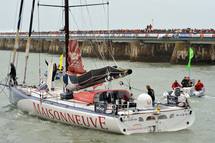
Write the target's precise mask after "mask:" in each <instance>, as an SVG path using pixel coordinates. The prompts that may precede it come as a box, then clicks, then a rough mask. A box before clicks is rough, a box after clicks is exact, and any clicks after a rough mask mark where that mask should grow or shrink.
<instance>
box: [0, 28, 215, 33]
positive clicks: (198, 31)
mask: <svg viewBox="0 0 215 143" xmlns="http://www.w3.org/2000/svg"><path fill="white" fill-rule="evenodd" d="M60 33H62V31H47V32H45V31H43V32H34V31H33V34H60ZM108 33H110V34H138V33H173V34H178V33H194V34H195V33H204V34H207V33H215V30H214V29H191V28H187V29H147V28H146V29H117V30H89V31H82V30H77V31H70V34H108ZM0 34H3V33H0ZM4 34H14V33H4ZM20 34H27V33H26V32H21V33H20Z"/></svg>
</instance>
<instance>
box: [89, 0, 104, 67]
mask: <svg viewBox="0 0 215 143" xmlns="http://www.w3.org/2000/svg"><path fill="white" fill-rule="evenodd" d="M85 3H86V4H87V1H86V0H85ZM87 12H88V17H89V20H90V24H91V28H92V29H93V25H92V19H91V17H90V11H89V9H88V7H87ZM95 40H96V44H97V47H98V48H99V44H98V39H97V37H96V36H95ZM103 51H104V50H103ZM98 52H99V54H100V56H101V58H102V60H103V62H104V63H105V64H106V65H107V61H106V58H105V55H104V53H102V52H101V51H99V49H98Z"/></svg>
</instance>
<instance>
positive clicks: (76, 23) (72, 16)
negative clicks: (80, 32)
mask: <svg viewBox="0 0 215 143" xmlns="http://www.w3.org/2000/svg"><path fill="white" fill-rule="evenodd" d="M69 12H70V13H71V15H72V18H73V20H74V22H75V25H76V26H77V28H78V29H79V27H78V24H77V22H76V20H75V17H74V15H73V13H72V11H71V10H70V9H69Z"/></svg>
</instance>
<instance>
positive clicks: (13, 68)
mask: <svg viewBox="0 0 215 143" xmlns="http://www.w3.org/2000/svg"><path fill="white" fill-rule="evenodd" d="M10 67H11V68H10V74H9V75H10V76H11V78H12V79H13V84H14V85H17V81H16V68H15V66H14V65H13V63H10Z"/></svg>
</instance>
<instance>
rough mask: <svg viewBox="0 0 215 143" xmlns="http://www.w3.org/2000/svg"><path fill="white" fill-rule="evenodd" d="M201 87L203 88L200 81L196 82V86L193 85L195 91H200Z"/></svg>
mask: <svg viewBox="0 0 215 143" xmlns="http://www.w3.org/2000/svg"><path fill="white" fill-rule="evenodd" d="M202 87H204V84H203V83H201V81H200V80H198V82H197V84H196V85H195V89H196V91H199V90H202Z"/></svg>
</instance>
